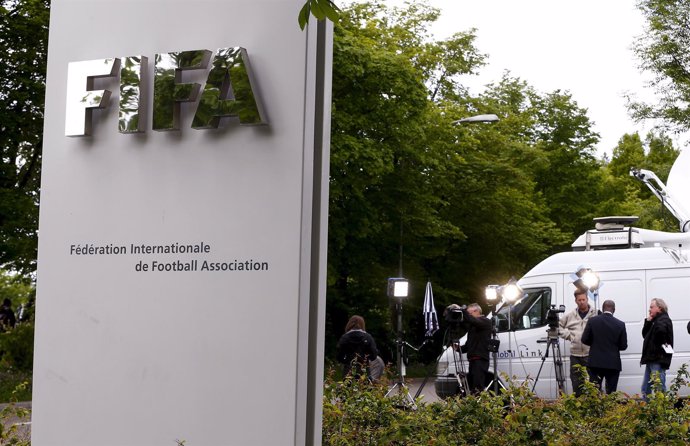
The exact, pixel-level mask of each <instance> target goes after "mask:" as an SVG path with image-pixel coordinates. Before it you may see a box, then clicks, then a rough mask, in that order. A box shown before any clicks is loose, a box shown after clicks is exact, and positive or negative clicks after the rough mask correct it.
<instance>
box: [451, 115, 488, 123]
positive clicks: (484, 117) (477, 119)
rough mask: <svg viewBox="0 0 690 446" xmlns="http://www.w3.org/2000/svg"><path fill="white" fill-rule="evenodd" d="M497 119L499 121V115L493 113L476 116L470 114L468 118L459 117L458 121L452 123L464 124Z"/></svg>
mask: <svg viewBox="0 0 690 446" xmlns="http://www.w3.org/2000/svg"><path fill="white" fill-rule="evenodd" d="M497 121H499V117H498V116H497V115H494V114H493V113H492V114H486V115H476V116H470V117H467V118H462V119H458V120H457V121H453V122H452V123H451V124H453V125H456V124H463V123H466V122H497Z"/></svg>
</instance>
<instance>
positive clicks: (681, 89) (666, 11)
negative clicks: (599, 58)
mask: <svg viewBox="0 0 690 446" xmlns="http://www.w3.org/2000/svg"><path fill="white" fill-rule="evenodd" d="M638 8H639V9H640V10H641V11H642V14H643V15H644V17H645V19H646V28H645V32H644V34H643V35H642V36H640V37H639V38H638V39H637V41H636V42H635V45H634V51H635V54H636V55H637V57H638V59H639V60H640V68H641V69H642V70H643V71H647V72H649V73H650V74H652V76H653V77H652V80H651V82H650V84H651V87H652V88H653V89H654V90H655V92H656V93H657V95H658V98H659V99H658V103H656V104H648V103H644V102H640V101H636V100H634V99H633V100H630V101H629V108H630V111H631V112H632V115H633V116H634V117H635V118H637V119H647V118H658V119H660V120H661V123H662V125H663V126H667V127H672V128H675V129H676V130H679V131H683V130H688V129H690V107H689V105H688V104H690V32H689V28H688V23H689V22H690V1H689V0H641V1H640V2H639V3H638Z"/></svg>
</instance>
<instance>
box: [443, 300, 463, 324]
mask: <svg viewBox="0 0 690 446" xmlns="http://www.w3.org/2000/svg"><path fill="white" fill-rule="evenodd" d="M465 310H467V305H462V306H461V305H458V304H451V305H448V306H447V307H446V309H445V310H443V317H444V318H445V319H446V322H448V323H450V324H459V323H461V322H463V321H464V320H465V314H464V312H465Z"/></svg>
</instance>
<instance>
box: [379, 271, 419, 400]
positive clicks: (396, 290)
mask: <svg viewBox="0 0 690 446" xmlns="http://www.w3.org/2000/svg"><path fill="white" fill-rule="evenodd" d="M409 288H410V283H409V281H408V280H407V279H405V278H402V277H392V278H389V279H388V297H389V298H390V299H391V300H393V302H394V303H395V313H396V314H395V315H396V322H397V323H396V340H395V346H396V349H395V350H396V362H397V365H398V379H397V381H396V382H395V384H393V385H392V386H391V388H390V389H388V392H386V396H388V395H391V394H392V393H393V391H394V390H395V389H398V394H399V395H402V397H403V399H404V401H405V404H406V405H408V406H409V407H411V408H413V409H416V408H417V405H416V404H415V402H414V399H413V398H412V396H411V395H410V392H409V391H408V390H407V386H406V385H405V351H404V349H405V340H404V339H403V328H402V325H403V324H402V304H403V300H405V299H406V298H407V296H408V295H409Z"/></svg>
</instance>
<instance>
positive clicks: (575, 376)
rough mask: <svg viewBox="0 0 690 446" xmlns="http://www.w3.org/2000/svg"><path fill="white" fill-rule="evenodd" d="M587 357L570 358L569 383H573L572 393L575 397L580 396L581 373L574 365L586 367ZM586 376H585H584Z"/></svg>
mask: <svg viewBox="0 0 690 446" xmlns="http://www.w3.org/2000/svg"><path fill="white" fill-rule="evenodd" d="M588 359H589V357H588V356H571V357H570V381H571V382H572V383H573V393H574V394H575V396H580V395H582V371H581V370H580V368H579V367H575V366H576V365H581V366H583V367H587V362H588ZM585 376H586V374H585Z"/></svg>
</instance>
